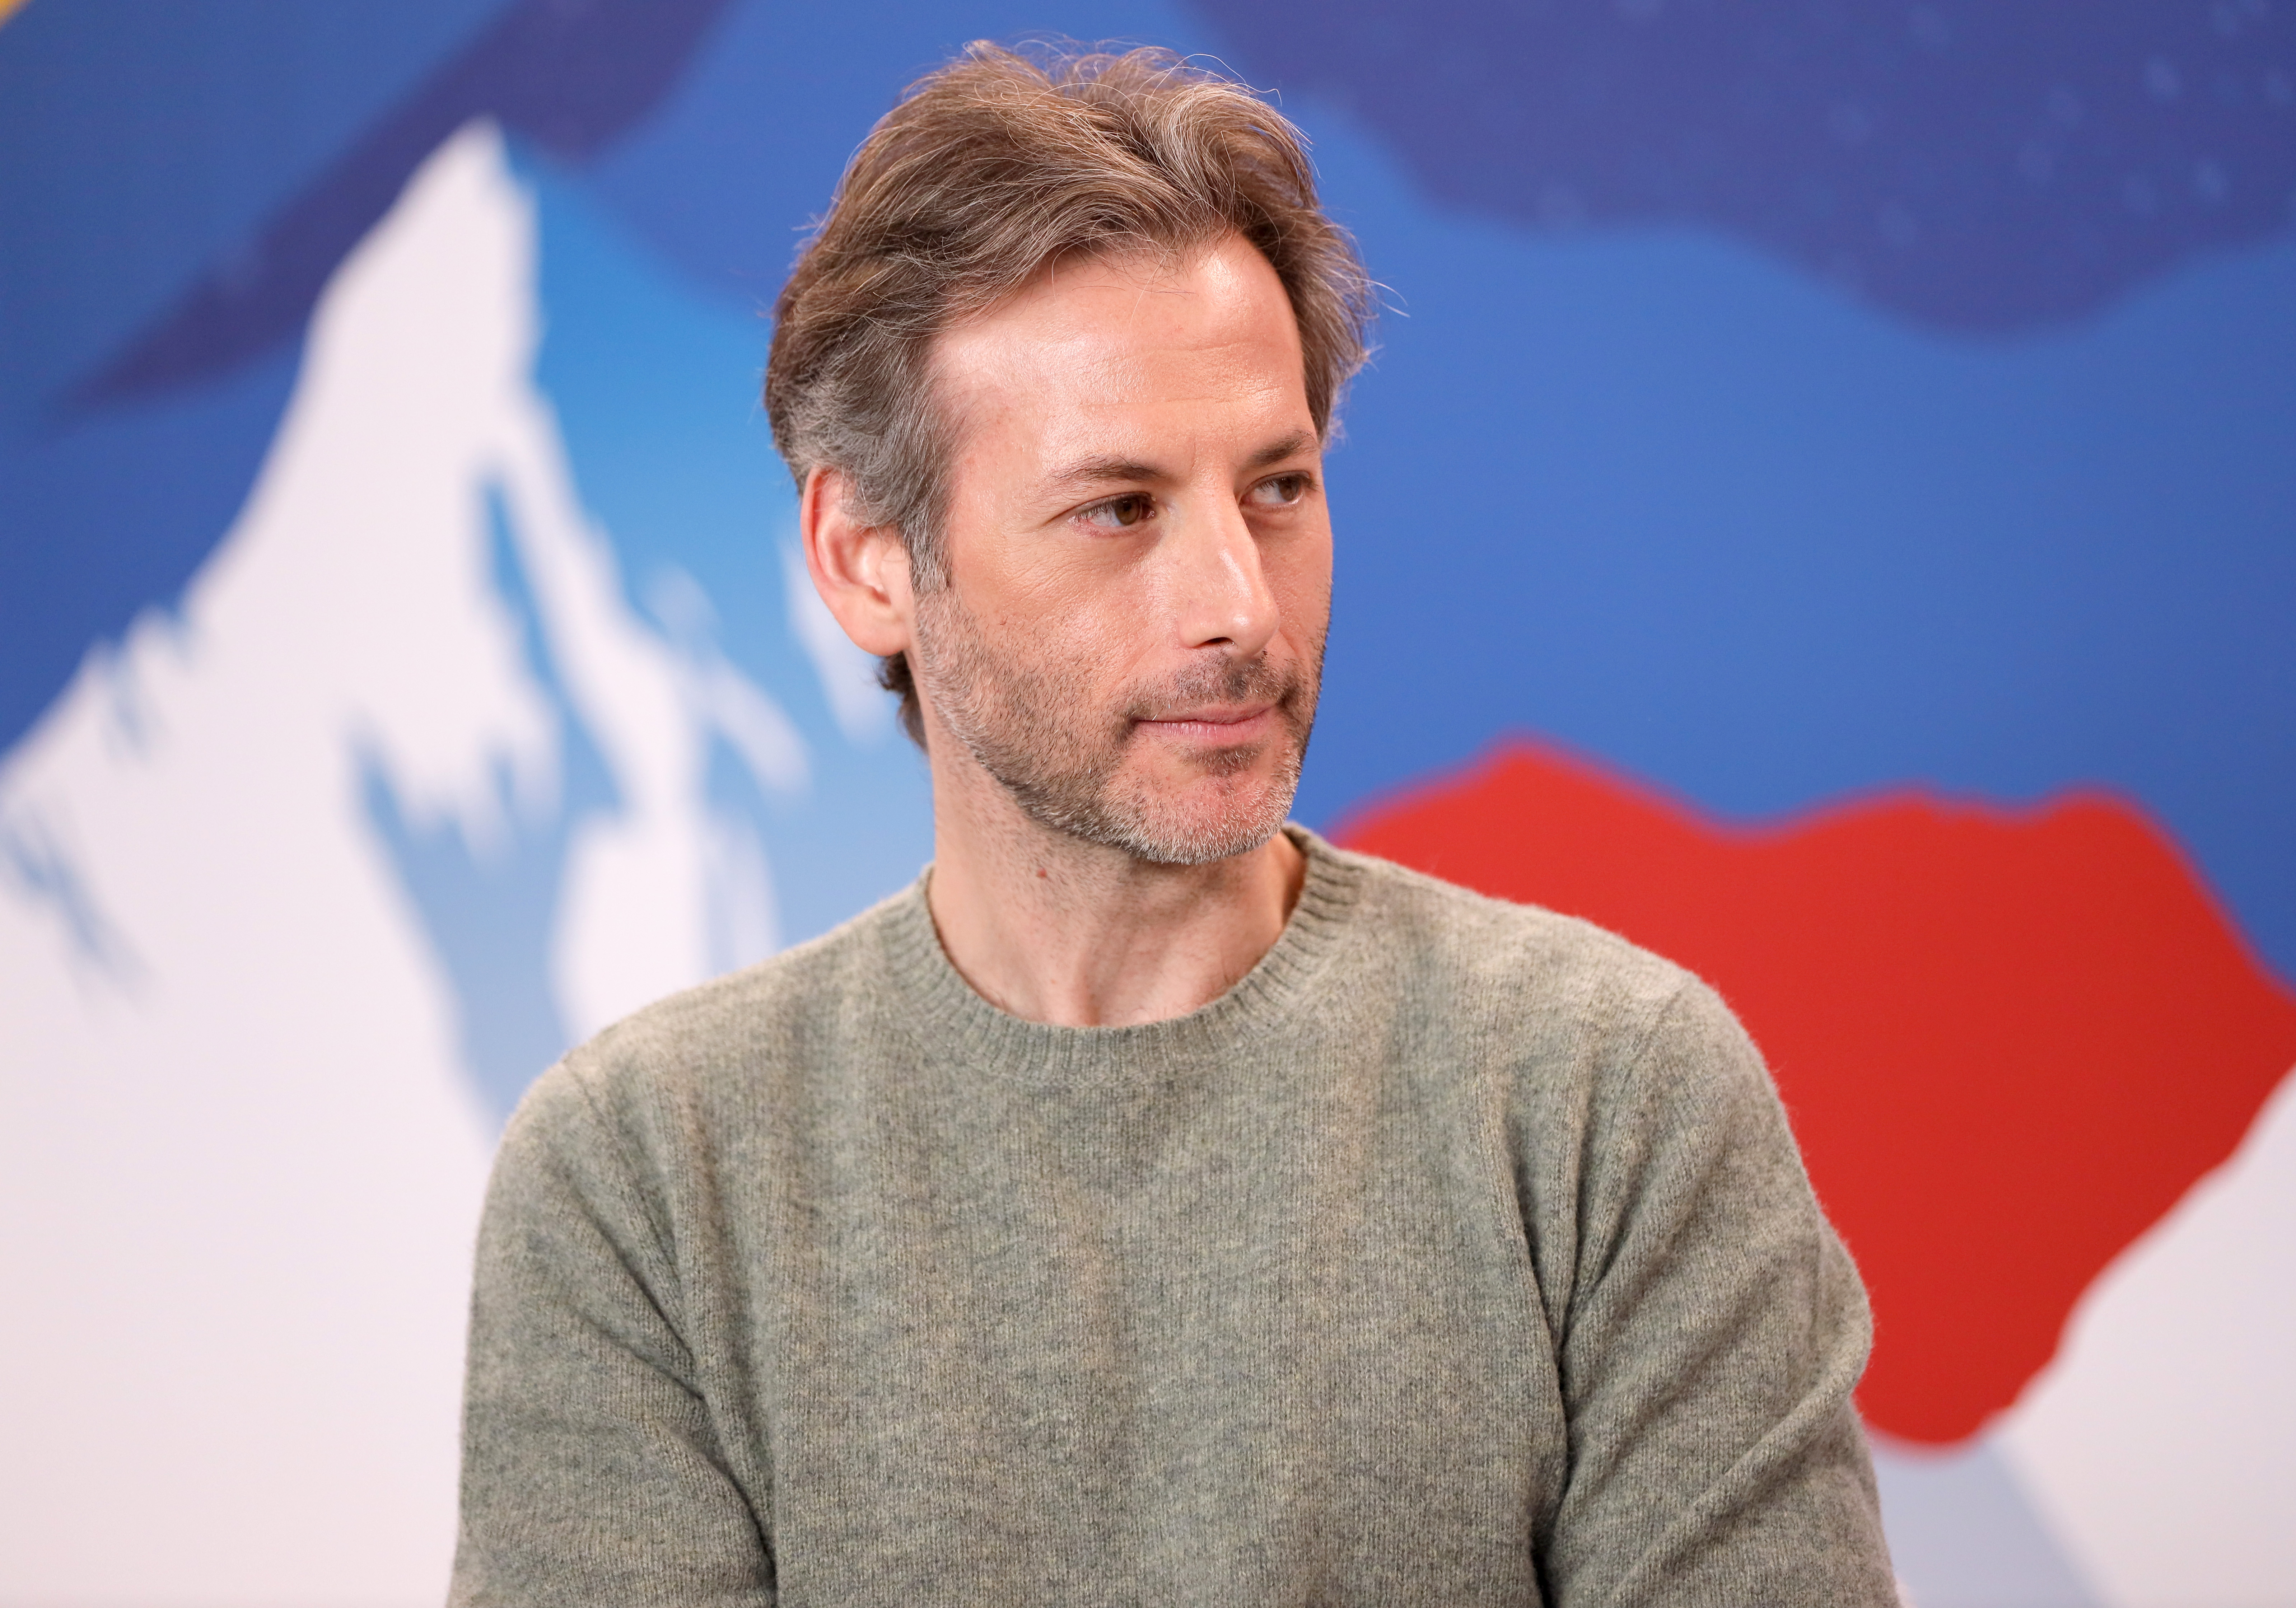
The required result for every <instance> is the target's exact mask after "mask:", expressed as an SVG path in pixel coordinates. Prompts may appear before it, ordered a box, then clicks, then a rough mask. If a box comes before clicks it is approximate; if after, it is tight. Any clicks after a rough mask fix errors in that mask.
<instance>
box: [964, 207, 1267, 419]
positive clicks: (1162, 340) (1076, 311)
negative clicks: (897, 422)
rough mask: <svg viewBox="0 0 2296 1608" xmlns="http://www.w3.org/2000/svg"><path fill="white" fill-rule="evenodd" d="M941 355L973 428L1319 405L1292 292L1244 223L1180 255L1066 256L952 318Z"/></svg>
mask: <svg viewBox="0 0 2296 1608" xmlns="http://www.w3.org/2000/svg"><path fill="white" fill-rule="evenodd" d="M933 367H934V371H935V377H936V381H937V383H938V384H939V386H940V387H941V388H942V390H943V394H944V398H945V399H946V400H947V402H948V403H949V404H951V405H952V406H954V408H955V411H956V413H957V414H958V416H959V417H960V419H961V420H962V421H963V425H964V431H965V433H966V434H968V435H974V434H976V433H977V432H979V431H982V430H984V429H992V428H993V427H995V426H997V425H1000V424H1001V425H1003V426H1005V427H1007V428H1008V430H1009V429H1010V428H1012V427H1022V428H1025V429H1027V430H1028V431H1029V432H1030V433H1033V434H1036V435H1038V436H1047V435H1049V436H1060V437H1066V436H1069V435H1072V434H1075V433H1078V431H1083V432H1087V433H1090V432H1093V431H1104V430H1107V429H1110V428H1115V427H1120V426H1121V425H1123V424H1124V423H1127V422H1129V423H1133V424H1136V425H1137V424H1155V423H1161V424H1166V425H1169V424H1170V423H1175V422H1177V421H1179V420H1181V419H1183V418H1185V417H1189V416H1192V415H1193V416H1196V417H1198V418H1199V419H1201V420H1202V421H1203V422H1207V423H1208V422H1210V420H1211V419H1212V418H1213V417H1215V416H1217V417H1218V418H1219V419H1220V420H1221V421H1222V422H1223V423H1227V424H1230V425H1237V426H1241V425H1242V424H1243V423H1245V422H1246V421H1245V419H1244V418H1243V417H1242V416H1240V415H1246V414H1248V415H1251V416H1252V420H1253V422H1255V423H1257V422H1259V420H1260V418H1261V416H1262V415H1266V416H1267V418H1268V419H1269V420H1271V421H1273V422H1277V423H1285V424H1292V423H1297V422H1299V421H1300V420H1305V419H1306V418H1307V416H1308V405H1307V395H1306V381H1305V370H1304V368H1303V365H1302V364H1301V359H1300V332H1299V325H1298V322H1297V320H1296V319H1295V318H1294V317H1293V316H1292V303H1291V299H1290V298H1289V297H1288V296H1286V295H1285V294H1284V291H1283V283H1282V282H1281V281H1280V280H1278V279H1277V278H1276V276H1275V269H1274V268H1273V267H1270V266H1269V265H1268V262H1267V258H1265V257H1263V256H1261V255H1260V253H1259V251H1258V250H1256V249H1254V248H1253V247H1252V246H1251V244H1250V243H1249V242H1246V241H1244V240H1242V238H1240V237H1237V236H1233V235H1231V236H1228V237H1226V239H1223V240H1220V241H1216V242H1212V243H1211V244H1210V245H1209V246H1205V247H1202V248H1200V249H1198V250H1195V251H1193V252H1190V253H1188V254H1186V255H1185V256H1179V257H1154V258H1151V257H1139V258H1116V259H1111V258H1083V259H1075V260H1069V261H1063V262H1059V263H1055V264H1054V265H1053V266H1051V267H1047V268H1046V269H1045V270H1044V271H1042V272H1040V273H1039V274H1038V275H1036V277H1034V278H1033V279H1031V280H1030V281H1029V283H1027V284H1026V285H1024V286H1023V287H1021V290H1019V291H1016V292H1014V293H1013V295H1012V296H1010V297H1008V298H1007V299H1005V300H1004V301H1002V302H1000V303H998V304H997V305H996V307H995V308H991V309H990V310H989V311H988V312H987V313H985V314H982V315H980V316H978V317H975V318H972V319H970V320H968V321H966V322H965V323H964V324H959V325H957V326H955V328H953V329H950V330H948V331H947V332H944V334H943V335H942V336H941V337H940V339H939V340H938V341H937V342H936V346H935V352H934V364H933ZM1295 414H1296V415H1297V417H1296V419H1295V418H1294V416H1293V415H1295ZM1279 415H1280V417H1278V416H1279Z"/></svg>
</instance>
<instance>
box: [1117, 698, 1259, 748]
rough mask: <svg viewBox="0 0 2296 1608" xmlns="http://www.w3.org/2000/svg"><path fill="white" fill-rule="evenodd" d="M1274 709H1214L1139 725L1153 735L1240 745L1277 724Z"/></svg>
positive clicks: (1171, 716) (1182, 714)
mask: <svg viewBox="0 0 2296 1608" xmlns="http://www.w3.org/2000/svg"><path fill="white" fill-rule="evenodd" d="M1274 718H1275V705H1274V704H1272V703H1256V704H1251V705H1247V706H1243V707H1240V708H1239V707H1234V706H1214V707H1211V708H1207V709H1194V710H1185V711H1184V712H1181V713H1178V714H1172V715H1158V716H1154V717H1152V718H1143V719H1141V720H1140V721H1139V722H1138V724H1139V725H1140V726H1144V727H1146V728H1147V729H1149V730H1152V731H1158V732H1162V733H1165V734H1168V735H1170V736H1175V737H1185V738H1192V739H1194V740H1196V741H1198V742H1245V741H1248V740H1250V739H1251V738H1254V737H1257V736H1259V735H1260V734H1262V733H1263V732H1265V731H1266V730H1267V726H1269V724H1270V723H1271V722H1272V721H1273V720H1274Z"/></svg>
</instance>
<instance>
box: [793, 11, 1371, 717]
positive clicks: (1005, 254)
mask: <svg viewBox="0 0 2296 1608" xmlns="http://www.w3.org/2000/svg"><path fill="white" fill-rule="evenodd" d="M1231 233H1233V234H1241V235H1242V237H1243V238H1244V239H1246V240H1248V241H1250V242H1251V243H1252V244H1253V245H1254V246H1257V247H1258V248H1259V250H1260V252H1261V253H1262V254H1263V255H1264V256H1266V258H1267V260H1268V262H1269V264H1270V265H1271V266H1272V267H1274V268H1275V275H1276V277H1277V278H1278V279H1279V280H1280V281H1281V282H1282V283H1283V289H1284V291H1285V292H1286V293H1287V294H1288V295H1289V296H1290V298H1291V301H1292V315H1293V316H1294V317H1295V318H1296V319H1297V320H1298V321H1299V327H1300V348H1301V351H1302V354H1303V357H1304V359H1305V363H1306V368H1307V373H1306V376H1305V378H1306V381H1307V390H1308V408H1309V410H1310V411H1311V413H1312V414H1313V415H1314V418H1315V422H1316V430H1317V431H1319V432H1321V433H1322V434H1323V435H1324V436H1325V437H1326V438H1328V437H1329V436H1330V433H1331V423H1332V416H1333V408H1334V407H1335V406H1336V405H1337V402H1338V399H1339V395H1340V392H1341V389H1342V388H1343V387H1344V386H1345V385H1346V383H1347V381H1348V379H1349V376H1350V375H1352V374H1353V373H1355V372H1356V370H1357V368H1359V367H1361V366H1362V364H1363V360H1364V356H1365V331H1366V328H1367V326H1368V324H1369V322H1370V317H1371V312H1372V292H1371V283H1370V281H1369V280H1368V279H1367V278H1366V277H1365V275H1364V270H1363V266H1362V264H1361V262H1360V261H1359V260H1358V259H1357V256H1356V252H1355V248H1354V245H1353V243H1352V242H1350V241H1349V238H1348V236H1347V234H1346V232H1345V231H1343V230H1342V229H1341V228H1340V227H1339V226H1338V225H1336V224H1334V223H1333V222H1332V220H1331V219H1330V218H1328V217H1325V216H1324V212H1323V209H1322V208H1321V207H1320V206H1319V205H1318V204H1317V202H1316V180H1315V173H1314V170H1313V169H1312V168H1310V166H1309V164H1308V152H1307V141H1306V138H1305V137H1304V136H1303V135H1301V134H1300V131H1299V130H1298V129H1297V128H1295V127H1292V124H1291V123H1290V122H1288V121H1286V120H1285V119H1284V118H1283V116H1282V115H1281V114H1280V113H1278V112H1277V111H1275V109H1274V108H1272V107H1271V106H1269V105H1268V104H1267V103H1266V102H1265V101H1263V100H1261V99H1259V97H1258V96H1257V95H1255V94H1252V93H1251V91H1249V90H1248V89H1245V88H1244V87H1242V86H1241V85H1238V84H1236V83H1234V82H1233V81H1231V80H1229V79H1227V78H1222V77H1220V76H1219V75H1218V74H1217V73H1214V72H1210V71H1209V70H1205V69H1204V68H1201V67H1199V66H1197V65H1195V64H1193V62H1186V61H1184V60H1182V59H1181V58H1180V57H1178V56H1176V55H1174V54H1173V53H1171V52H1169V51H1164V50H1154V49H1137V50H1130V51H1126V52H1123V53H1108V52H1101V51H1096V52H1085V51H1082V50H1080V49H1078V47H1075V46H1063V45H1037V46H1031V47H1027V48H1026V49H1025V51H1024V50H1015V49H1008V48H1006V47H1005V46H1002V45H993V44H989V43H988V42H986V41H982V42H980V43H977V44H974V45H968V46H967V47H966V48H965V51H964V54H963V55H961V56H959V57H958V58H957V59H956V60H955V61H953V62H949V63H948V64H947V66H944V67H942V68H939V70H936V71H934V72H932V73H930V74H928V75H927V76H926V77H925V78H922V79H920V80H918V81H917V82H916V83H915V84H914V85H912V86H910V87H909V90H908V93H907V94H906V95H904V96H903V97H902V100H901V103H900V104H899V105H898V106H896V107H895V108H894V109H893V110H892V111H890V112H888V113H887V114H886V115H885V117H884V118H883V119H882V120H881V121H880V122H879V123H878V125H877V126H876V127H874V128H873V129H872V130H870V133H869V137H868V138H867V139H866V140H865V141H863V142H862V144H861V148H860V149H859V150H858V151H857V152H854V155H853V160H852V161H851V162H850V163H849V164H848V166H847V167H846V169H845V176H844V178H843V179H842V180H841V181H840V183H839V185H838V187H837V193H836V196H835V198H834V199H833V200H832V201H831V203H830V209H829V212H828V214H827V216H825V217H824V218H823V219H822V220H821V222H820V224H819V226H817V227H816V229H815V231H814V233H813V235H812V238H811V239H810V240H808V242H807V243H806V245H805V247H804V249H803V250H802V251H801V252H800V254H799V258H798V262H797V267H796V269H795V271H794V272H793V273H791V275H790V279H789V283H787V284H786V285H784V286H783V289H782V293H781V299H780V301H779V302H778V304H777V305H776V306H775V311H774V320H775V322H774V340H773V352H772V356H771V357H769V358H768V360H767V365H766V413H767V417H768V418H769V419H770V420H771V421H772V423H773V430H774V444H775V446H776V447H780V448H781V453H782V456H783V459H784V460H785V461H786V462H787V463H788V464H789V468H790V472H791V474H792V475H794V476H795V477H796V479H797V482H798V485H799V488H803V486H804V484H805V481H806V478H807V477H808V475H809V474H810V473H811V472H813V471H814V470H815V469H816V468H823V467H833V468H835V469H837V470H839V471H840V472H841V473H842V474H843V475H844V476H845V477H846V480H847V483H848V484H847V495H848V496H850V497H852V498H853V499H854V500H855V501H856V503H857V505H858V511H859V513H860V516H861V517H862V518H864V519H865V520H867V521H871V522H873V523H876V524H885V525H891V526H894V527H896V528H897V529H899V531H900V532H901V538H902V541H903V543H904V545H905V546H906V548H907V550H908V554H909V562H910V567H911V570H912V573H913V574H914V577H915V584H916V586H917V587H918V588H919V590H921V591H931V590H932V589H933V588H934V587H939V585H941V584H942V583H943V581H944V580H945V579H946V578H947V566H946V561H945V555H944V554H943V552H942V549H941V529H940V524H941V520H942V518H943V515H944V513H945V510H946V503H947V492H946V485H945V477H944V474H943V466H944V464H945V463H946V460H947V447H948V443H947V441H946V440H945V439H943V433H944V432H943V427H942V421H941V419H940V416H939V410H937V409H936V408H935V407H934V406H933V398H932V395H931V373H930V369H929V361H930V357H931V344H932V340H933V338H934V336H935V335H937V334H938V333H939V332H940V331H942V330H944V329H946V328H947V327H948V326H949V325H951V324H955V323H958V322H961V321H962V320H964V319H965V318H966V317H968V316H976V315H978V314H980V313H983V312H986V311H987V310H988V308H991V307H993V306H994V305H995V304H996V302H997V301H998V300H1000V299H1003V298H1004V297H1005V296H1007V295H1009V294H1011V293H1012V292H1013V291H1015V290H1017V289H1019V288H1020V287H1021V285H1022V284H1024V283H1027V282H1028V280H1029V278H1030V276H1031V275H1034V274H1036V273H1037V270H1038V269H1040V268H1042V267H1044V266H1045V265H1046V264H1047V263H1049V262H1052V261H1054V259H1056V258H1062V257H1066V256H1070V255H1074V254H1083V255H1088V256H1105V255H1129V254H1132V253H1135V252H1138V251H1142V250H1163V251H1184V250H1189V249H1191V248H1193V247H1195V246H1199V245H1202V244H1205V243H1208V242H1211V241H1213V240H1216V239H1218V238H1219V237H1220V236H1222V235H1225V234H1231ZM882 679H883V681H884V683H885V685H886V687H887V688H888V690H890V691H893V692H897V693H900V694H901V720H902V724H903V725H904V726H906V727H907V729H908V732H909V734H910V735H911V736H912V737H914V738H916V739H917V740H918V741H919V742H922V741H923V729H922V719H921V717H920V713H919V710H918V708H917V698H916V690H915V686H914V682H913V680H912V678H911V677H910V676H909V672H908V665H907V661H906V659H905V658H904V656H902V655H900V654H894V655H892V656H890V658H888V659H887V660H885V663H884V667H883V672H882Z"/></svg>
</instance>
